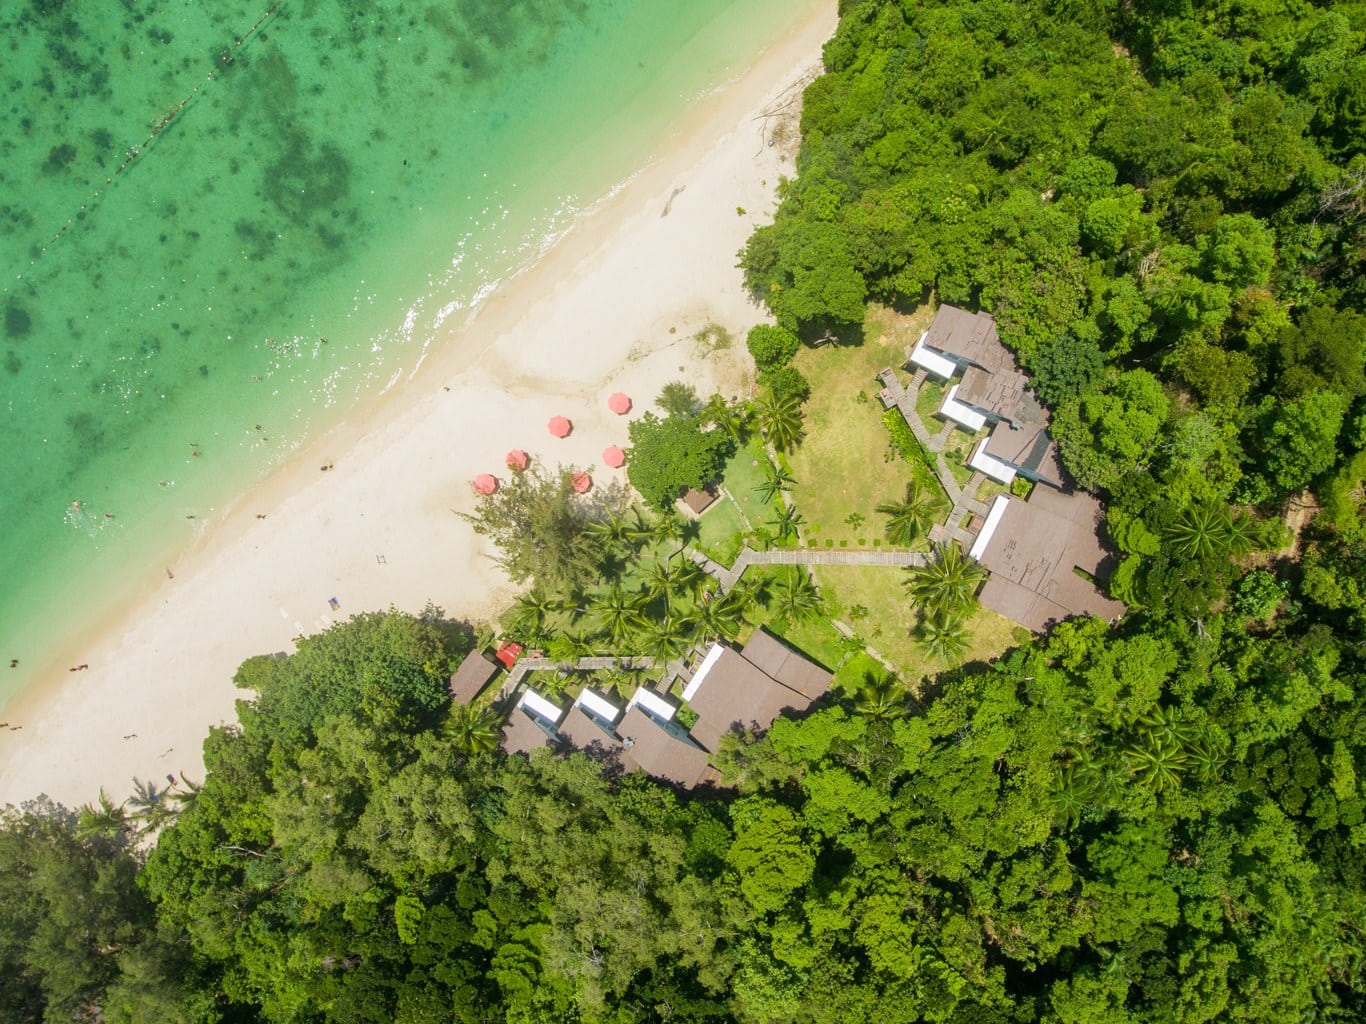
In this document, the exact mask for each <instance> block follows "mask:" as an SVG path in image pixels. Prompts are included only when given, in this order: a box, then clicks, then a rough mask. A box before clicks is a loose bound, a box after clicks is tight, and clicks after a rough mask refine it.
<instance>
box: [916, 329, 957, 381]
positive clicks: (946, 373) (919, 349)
mask: <svg viewBox="0 0 1366 1024" xmlns="http://www.w3.org/2000/svg"><path fill="white" fill-rule="evenodd" d="M928 333H929V331H926V332H925V334H928ZM925 334H922V335H921V336H920V340H919V341H917V342H916V343H915V348H913V349H911V362H913V363H915V365H916V366H923V367H924V368H925V369H926V370H928V371H929V372H930V373H932V374H934V375H935V376H936V377H940V378H943V379H944V380H948V379H949V378H950V377H952V376H953V375H954V374H955V373H957V372H958V364H957V363H955V362H954V361H953V360H952V359H949V358H947V357H946V356H943V355H940V354H939V353H938V352H936V351H935V350H934V349H932V348H929V347H928V346H927V345H926V344H925Z"/></svg>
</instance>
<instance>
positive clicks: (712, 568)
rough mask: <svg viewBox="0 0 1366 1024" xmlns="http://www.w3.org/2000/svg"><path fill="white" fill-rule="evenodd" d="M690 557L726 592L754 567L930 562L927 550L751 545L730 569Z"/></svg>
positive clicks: (702, 557) (698, 555)
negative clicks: (767, 548) (757, 548)
mask: <svg viewBox="0 0 1366 1024" xmlns="http://www.w3.org/2000/svg"><path fill="white" fill-rule="evenodd" d="M688 557H689V558H691V559H692V560H693V561H694V562H696V563H697V564H698V565H700V566H701V567H702V568H703V569H705V570H706V571H707V573H708V574H709V575H711V576H714V577H715V578H716V580H717V581H718V582H719V583H720V584H721V590H722V591H723V592H724V591H727V590H729V589H730V588H731V587H733V586H735V584H736V583H738V582H739V581H740V577H741V576H743V575H744V574H745V570H746V569H748V568H749V567H750V566H751V565H884V566H894V567H900V568H905V567H906V566H910V565H924V564H925V562H926V560H927V556H926V555H925V553H924V552H923V551H842V550H841V551H833V550H830V549H822V548H774V549H773V550H770V551H755V550H754V549H753V548H751V547H749V546H748V545H746V546H745V547H744V548H743V549H742V550H741V551H740V555H739V557H738V558H736V559H735V564H734V565H732V566H731V567H730V568H729V569H727V568H726V567H725V566H724V565H721V564H720V563H718V562H714V561H712V559H710V558H708V557H707V556H706V555H704V554H702V552H700V551H696V550H692V549H689V551H688Z"/></svg>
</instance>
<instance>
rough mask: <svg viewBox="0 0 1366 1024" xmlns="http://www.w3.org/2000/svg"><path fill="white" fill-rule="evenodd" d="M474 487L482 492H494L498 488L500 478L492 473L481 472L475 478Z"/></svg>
mask: <svg viewBox="0 0 1366 1024" xmlns="http://www.w3.org/2000/svg"><path fill="white" fill-rule="evenodd" d="M474 489H475V490H476V491H478V492H479V493H480V494H492V493H493V492H494V491H496V490H498V478H497V477H495V476H494V475H493V474H491V473H480V474H479V475H478V476H477V477H475V478H474Z"/></svg>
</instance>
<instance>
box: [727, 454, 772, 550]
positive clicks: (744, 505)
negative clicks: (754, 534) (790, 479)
mask: <svg viewBox="0 0 1366 1024" xmlns="http://www.w3.org/2000/svg"><path fill="white" fill-rule="evenodd" d="M767 465H768V454H767V453H766V452H765V451H764V448H763V443H762V442H761V441H759V440H758V439H757V438H754V439H752V440H751V441H750V442H749V443H748V444H746V445H743V446H741V448H740V449H739V450H738V451H736V453H735V454H734V455H732V456H731V458H730V461H729V462H727V463H726V471H725V474H724V475H723V476H722V483H724V484H725V485H726V490H727V491H729V492H730V496H731V497H732V498H733V499H734V500H735V503H736V504H737V505H738V506H739V507H740V511H741V512H743V513H744V515H745V518H746V519H748V520H749V521H750V524H751V525H753V526H754V527H756V528H758V527H760V526H762V525H763V524H764V523H765V522H767V521H768V520H770V519H772V518H773V513H772V511H771V509H772V507H773V506H772V503H770V502H766V501H764V499H763V497H762V496H761V495H760V494H759V493H758V489H759V486H760V485H761V484H762V483H763V482H764V481H765V480H767V479H768V472H767V468H766V467H767Z"/></svg>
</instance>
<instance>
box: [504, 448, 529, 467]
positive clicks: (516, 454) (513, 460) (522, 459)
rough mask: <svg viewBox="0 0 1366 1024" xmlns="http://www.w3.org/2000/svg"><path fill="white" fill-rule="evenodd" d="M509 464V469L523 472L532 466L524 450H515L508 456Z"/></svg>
mask: <svg viewBox="0 0 1366 1024" xmlns="http://www.w3.org/2000/svg"><path fill="white" fill-rule="evenodd" d="M507 464H508V469H516V470H523V469H526V468H527V466H528V465H530V464H531V460H530V459H529V458H527V454H526V452H524V451H522V449H520V448H514V449H512V451H510V452H508V454H507Z"/></svg>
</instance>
